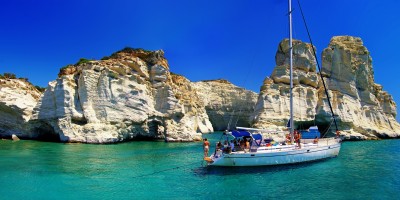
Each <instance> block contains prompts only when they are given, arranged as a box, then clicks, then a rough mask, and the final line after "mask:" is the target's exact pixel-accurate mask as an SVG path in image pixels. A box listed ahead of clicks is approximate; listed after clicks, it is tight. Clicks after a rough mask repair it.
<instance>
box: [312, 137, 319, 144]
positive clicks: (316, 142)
mask: <svg viewBox="0 0 400 200" xmlns="http://www.w3.org/2000/svg"><path fill="white" fill-rule="evenodd" d="M313 143H314V144H318V137H317V136H315V138H314V141H313Z"/></svg>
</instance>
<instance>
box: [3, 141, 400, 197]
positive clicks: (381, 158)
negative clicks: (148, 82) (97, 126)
mask: <svg viewBox="0 0 400 200" xmlns="http://www.w3.org/2000/svg"><path fill="white" fill-rule="evenodd" d="M206 137H207V138H209V139H211V141H212V142H215V141H216V140H217V139H218V138H219V137H220V133H214V134H211V135H206ZM399 147H400V140H384V141H364V142H345V143H343V145H342V150H341V152H340V155H339V157H337V158H333V159H328V160H324V161H320V162H313V163H306V164H300V165H287V166H279V167H257V168H215V167H214V168H206V167H202V162H201V160H202V154H203V153H202V145H201V143H164V142H130V143H123V144H117V145H88V144H61V143H46V142H38V141H18V142H13V141H9V140H8V141H0V166H1V170H0V194H1V196H0V199H153V198H158V199H217V198H218V199H222V198H223V199H235V198H240V199H269V198H274V199H400V179H399V178H400V154H399V150H398V149H399ZM211 150H213V148H212V149H211Z"/></svg>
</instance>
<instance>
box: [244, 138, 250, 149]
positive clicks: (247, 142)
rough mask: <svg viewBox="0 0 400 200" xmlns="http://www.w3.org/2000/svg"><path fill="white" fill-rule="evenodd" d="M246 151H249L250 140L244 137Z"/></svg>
mask: <svg viewBox="0 0 400 200" xmlns="http://www.w3.org/2000/svg"><path fill="white" fill-rule="evenodd" d="M245 148H246V151H247V152H249V151H250V142H249V140H248V139H246V147H245Z"/></svg>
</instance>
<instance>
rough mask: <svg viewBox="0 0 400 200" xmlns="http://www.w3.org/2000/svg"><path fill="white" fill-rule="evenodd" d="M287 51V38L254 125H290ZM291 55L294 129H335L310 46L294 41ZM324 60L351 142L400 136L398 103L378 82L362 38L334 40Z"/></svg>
mask: <svg viewBox="0 0 400 200" xmlns="http://www.w3.org/2000/svg"><path fill="white" fill-rule="evenodd" d="M288 50H289V48H288V40H283V41H282V42H281V43H280V44H279V47H278V51H277V54H276V57H275V60H276V64H277V66H276V67H275V69H274V71H273V73H272V75H271V77H267V78H266V79H265V80H264V84H263V86H262V88H261V91H260V95H259V97H258V101H257V105H256V108H255V112H254V113H253V115H252V116H251V120H252V122H253V125H254V126H256V127H263V128H266V127H270V128H271V127H273V128H276V129H284V128H285V125H286V123H287V121H288V118H289V61H288V59H289V56H288V52H289V51H288ZM293 51H294V88H293V95H294V97H293V101H294V120H295V122H296V123H295V125H296V126H297V128H304V127H303V126H310V125H313V124H317V125H319V127H320V129H321V130H322V131H324V130H326V129H327V128H329V127H331V126H334V125H333V124H332V121H331V120H332V117H331V116H332V114H331V112H330V109H329V106H328V102H327V97H326V95H325V91H324V89H323V86H322V82H321V79H320V77H319V76H318V74H317V72H316V63H315V59H314V56H313V53H312V49H311V45H310V44H307V43H303V42H301V41H297V40H295V41H294V47H293ZM322 62H323V64H322V66H323V68H322V74H323V76H324V80H325V82H326V85H327V89H328V93H329V96H330V98H331V102H332V106H333V110H334V112H335V115H337V120H338V125H339V129H340V130H342V133H343V134H344V135H345V136H346V138H347V139H368V138H369V139H374V138H386V137H399V136H400V125H399V123H398V122H397V121H396V119H395V117H396V104H395V102H394V101H393V99H392V96H391V95H389V94H388V93H387V92H385V91H383V90H382V86H380V85H378V84H376V83H374V74H373V69H372V59H371V57H370V54H369V52H368V50H367V48H366V47H365V46H363V43H362V41H361V39H360V38H356V37H350V36H338V37H333V38H332V40H331V42H330V44H329V46H328V48H326V49H325V50H324V51H323V53H322Z"/></svg>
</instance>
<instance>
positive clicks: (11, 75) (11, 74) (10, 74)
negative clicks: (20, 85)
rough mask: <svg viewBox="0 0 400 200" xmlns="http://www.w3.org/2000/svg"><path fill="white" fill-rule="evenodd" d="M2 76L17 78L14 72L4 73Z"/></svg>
mask: <svg viewBox="0 0 400 200" xmlns="http://www.w3.org/2000/svg"><path fill="white" fill-rule="evenodd" d="M3 76H4V78H7V79H16V78H17V76H15V74H13V73H4V74H3Z"/></svg>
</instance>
